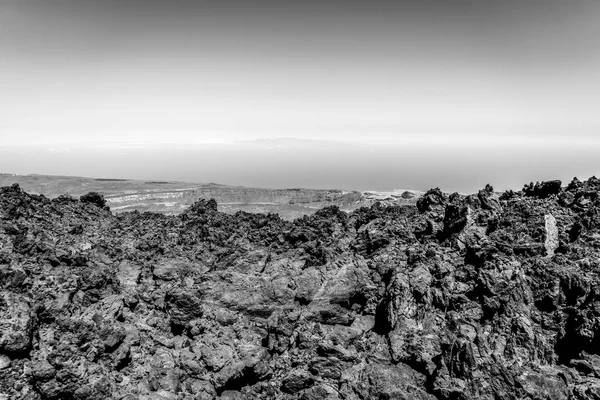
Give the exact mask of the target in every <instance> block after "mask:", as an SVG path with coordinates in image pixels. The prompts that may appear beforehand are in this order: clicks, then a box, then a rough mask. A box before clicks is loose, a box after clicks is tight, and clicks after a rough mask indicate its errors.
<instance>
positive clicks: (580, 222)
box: [0, 178, 600, 400]
mask: <svg viewBox="0 0 600 400" xmlns="http://www.w3.org/2000/svg"><path fill="white" fill-rule="evenodd" d="M599 190H600V180H598V179H597V178H590V179H589V180H586V181H579V180H574V181H573V182H571V184H569V185H568V186H567V187H566V188H564V189H563V188H561V187H560V182H558V183H557V182H550V183H548V182H545V183H542V184H538V185H530V186H527V188H526V189H525V190H524V191H523V192H507V193H504V194H500V195H498V194H497V193H495V192H494V191H493V188H492V187H491V186H489V185H488V186H487V187H486V188H484V189H483V190H481V191H479V192H478V193H477V194H474V195H469V196H465V195H460V194H451V195H446V194H444V193H442V192H441V191H440V190H439V189H433V190H430V191H428V192H427V193H426V194H425V196H423V197H422V198H421V199H420V200H419V202H418V204H417V206H413V205H403V206H397V205H396V206H390V205H385V204H383V203H378V204H375V205H373V206H372V207H369V208H361V209H358V210H356V211H355V212H353V213H350V214H347V213H345V212H342V211H340V210H339V209H338V208H337V207H328V208H326V209H323V210H320V211H319V212H317V213H315V214H314V215H312V216H307V217H303V218H300V219H297V220H295V221H292V222H290V221H283V220H281V219H280V218H278V217H277V216H275V215H254V214H248V213H241V212H240V213H238V214H235V215H227V214H223V213H220V212H218V211H217V206H216V203H215V202H214V201H210V200H204V201H200V202H198V203H197V204H195V205H194V206H192V207H190V209H189V210H187V211H186V212H185V213H184V214H182V215H180V216H170V217H167V216H164V215H157V214H151V213H144V214H141V213H136V212H133V213H123V214H119V215H117V216H113V215H111V214H110V213H109V212H107V211H106V210H105V209H103V208H102V207H97V205H100V204H96V203H97V202H96V201H95V200H94V199H97V197H95V196H91V197H89V198H88V200H90V201H87V200H83V199H82V201H77V200H74V199H70V198H67V197H61V198H58V199H54V200H48V199H47V198H45V197H43V196H35V195H29V194H27V193H25V192H23V191H22V190H21V189H20V188H19V187H14V186H13V187H8V188H1V189H0V287H1V292H0V328H1V329H0V375H1V376H0V393H4V392H6V393H8V396H9V397H8V398H11V399H12V398H15V399H23V400H25V399H28V400H39V399H42V398H47V399H61V398H72V399H98V400H99V399H104V398H122V399H128V400H133V399H173V400H175V399H184V400H188V399H214V398H219V397H220V398H250V399H252V398H263V399H290V400H292V399H296V400H297V399H305V400H309V399H317V398H324V399H336V398H344V399H349V400H358V399H365V398H379V399H382V398H387V399H392V398H398V399H427V400H430V399H443V400H451V399H475V398H477V399H481V400H492V399H493V400H496V399H513V398H514V399H526V398H529V399H537V398H539V399H563V398H564V399H578V400H579V399H582V400H583V399H593V398H600V361H599V360H600V356H599V354H600V351H599V350H598V348H599V343H600V339H599V338H600V325H599V324H598V322H597V321H598V320H599V319H600V314H599V312H598V310H599V309H600V298H599V297H598V295H597V292H598V287H600V286H599V285H600V278H598V271H600V262H598V260H599V259H600V250H599V249H600V239H599V238H600V212H598V207H600V196H599V195H598V191H599Z"/></svg>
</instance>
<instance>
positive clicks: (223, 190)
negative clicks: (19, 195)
mask: <svg viewBox="0 0 600 400" xmlns="http://www.w3.org/2000/svg"><path fill="white" fill-rule="evenodd" d="M13 183H18V184H19V186H20V187H21V188H22V189H23V190H25V191H27V192H30V193H35V194H43V195H45V196H47V197H50V198H54V197H58V196H60V195H63V194H70V195H72V196H76V197H79V196H81V195H83V194H85V193H88V192H91V191H94V192H99V193H102V194H103V195H104V197H105V198H106V201H107V203H108V205H109V206H110V209H111V211H112V212H113V213H121V212H127V211H140V212H145V211H151V212H156V213H161V214H166V215H177V214H181V213H182V212H183V211H184V210H186V209H187V208H188V207H190V206H191V205H192V204H194V202H196V201H197V200H199V199H206V200H208V199H215V200H216V201H217V203H218V209H219V211H222V212H225V213H229V214H234V213H236V212H238V211H246V212H257V213H277V214H279V215H280V216H281V217H282V218H283V219H286V220H293V219H295V218H298V217H302V216H304V215H310V214H314V213H315V212H316V211H317V210H319V209H321V208H323V207H327V206H332V205H335V206H338V207H340V209H342V210H345V211H352V210H355V209H357V208H360V207H363V206H370V205H371V204H373V203H374V202H375V201H388V202H395V203H412V204H414V203H415V201H416V198H417V197H418V195H419V194H420V192H414V191H401V192H389V193H380V192H364V193H361V192H357V191H344V190H333V189H332V190H324V189H304V188H297V189H266V188H248V187H242V186H228V185H221V184H216V183H204V184H202V183H189V182H175V181H140V180H133V179H110V178H83V177H73V176H52V175H35V174H34V175H15V174H0V186H9V185H12V184H13ZM421 194H422V193H421Z"/></svg>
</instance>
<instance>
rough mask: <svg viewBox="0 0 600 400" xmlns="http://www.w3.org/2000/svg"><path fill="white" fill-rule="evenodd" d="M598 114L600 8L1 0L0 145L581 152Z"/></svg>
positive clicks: (442, 0)
mask: <svg viewBox="0 0 600 400" xmlns="http://www.w3.org/2000/svg"><path fill="white" fill-rule="evenodd" d="M599 106H600V2H599V1H597V0H588V1H586V0H569V1H566V0H502V1H499V0H493V1H491V0H489V1H488V0H477V1H475V0H472V1H468V0H415V1H403V0H390V1H379V0H370V1H366V0H365V1H355V0H349V1H348V0H344V1H342V0H335V1H334V0H319V1H311V0H304V1H294V2H292V1H284V0H278V1H275V0H273V1H265V0H255V1H248V0H0V145H22V144H31V143H42V142H49V143H53V144H56V143H60V142H66V143H70V144H73V143H75V142H87V141H96V140H110V141H117V142H119V141H122V142H131V143H145V142H164V141H167V142H226V141H232V140H250V139H257V138H265V137H267V138H268V137H271V138H274V137H282V136H293V137H297V138H305V139H328V140H337V141H352V142H370V143H382V144H388V145H392V144H393V145H394V146H403V145H407V146H409V145H411V143H413V144H414V142H415V140H416V141H417V142H419V143H418V144H419V146H421V147H422V145H424V144H425V145H426V144H428V143H429V144H431V145H432V149H431V151H432V152H433V153H435V152H436V151H438V152H443V151H444V149H443V148H442V147H440V146H439V145H436V143H438V142H439V141H440V140H442V141H445V142H448V141H451V142H457V141H465V140H471V139H473V138H474V140H475V141H476V142H478V143H480V144H481V146H482V147H481V149H485V148H488V149H492V150H493V149H494V147H493V146H496V144H497V142H498V140H500V143H502V144H503V145H505V146H508V147H507V148H509V147H510V144H511V143H513V141H514V137H515V135H519V136H521V137H525V138H528V139H527V140H528V143H530V145H531V148H532V149H534V148H536V146H544V145H545V144H546V143H547V141H548V140H549V139H548V137H552V138H555V137H559V138H560V139H559V141H560V140H563V139H564V138H565V137H567V136H569V137H578V138H581V137H585V138H586V139H585V140H586V141H587V143H588V145H589V146H594V145H598V143H600V140H599V139H596V135H597V132H598V128H599V126H600V112H599ZM411 138H412V139H411ZM415 138H416V139H415ZM465 138H467V139H465ZM488 138H493V140H492V139H490V141H488ZM498 138H500V139H498ZM502 138H504V139H502ZM550 140H554V139H550ZM486 143H487V144H486ZM494 143H496V144H494ZM486 146H487V147H486ZM490 146H492V147H490ZM421 147H420V148H421ZM567 147H568V146H567ZM436 149H437V150H436ZM574 151H575V150H573V152H572V154H570V155H569V156H568V157H567V159H569V160H570V159H573V158H576V153H574ZM507 154H508V157H510V151H509V153H507ZM9 167H10V165H9ZM588 167H589V168H588V169H589V170H592V169H593V168H592V167H595V165H594V166H592V165H590V166H588ZM13 170H14V171H15V172H19V171H21V170H23V168H21V166H20V165H16V164H15V165H14V168H13ZM48 170H49V171H51V168H49V169H48ZM40 172H46V171H40ZM109 172H110V171H109ZM109 172H107V173H109Z"/></svg>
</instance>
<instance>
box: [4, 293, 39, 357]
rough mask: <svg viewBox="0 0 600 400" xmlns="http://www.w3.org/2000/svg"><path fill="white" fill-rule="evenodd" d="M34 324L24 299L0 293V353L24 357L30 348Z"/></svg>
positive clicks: (28, 306)
mask: <svg viewBox="0 0 600 400" xmlns="http://www.w3.org/2000/svg"><path fill="white" fill-rule="evenodd" d="M34 322H35V321H34V318H33V315H32V312H31V307H30V303H29V301H28V300H27V299H26V298H25V297H23V296H21V295H18V294H15V293H12V292H8V291H3V292H0V353H6V354H14V355H17V356H23V355H25V353H26V352H27V351H29V350H30V347H31V338H32V335H33V331H34Z"/></svg>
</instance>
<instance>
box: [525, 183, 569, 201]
mask: <svg viewBox="0 0 600 400" xmlns="http://www.w3.org/2000/svg"><path fill="white" fill-rule="evenodd" d="M561 184H562V182H561V181H559V180H554V181H545V182H541V183H540V182H536V183H535V185H534V184H533V182H531V183H530V184H529V185H525V186H524V187H523V193H525V196H535V197H538V198H542V199H543V198H546V197H548V196H551V195H553V194H558V193H559V192H560V185H561Z"/></svg>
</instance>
